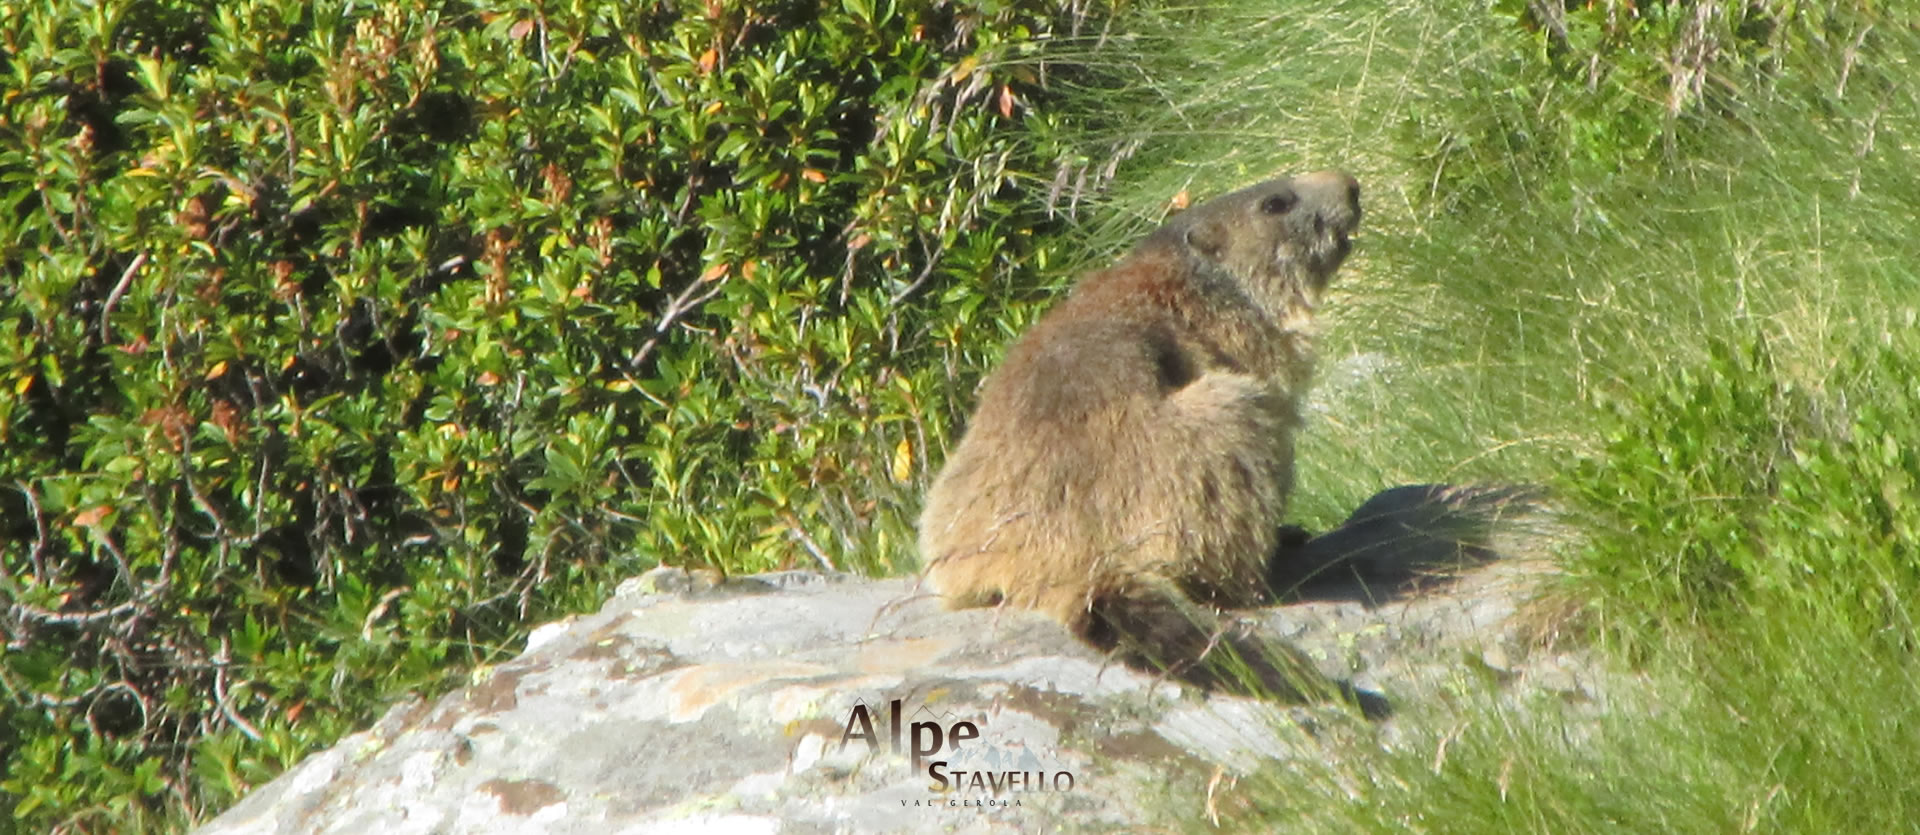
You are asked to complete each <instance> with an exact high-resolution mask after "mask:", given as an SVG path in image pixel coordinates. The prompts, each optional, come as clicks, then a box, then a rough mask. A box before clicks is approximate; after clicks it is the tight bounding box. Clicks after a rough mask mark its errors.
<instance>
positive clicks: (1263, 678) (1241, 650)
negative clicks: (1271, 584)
mask: <svg viewBox="0 0 1920 835" xmlns="http://www.w3.org/2000/svg"><path fill="white" fill-rule="evenodd" d="M1083 633H1084V634H1083V635H1082V636H1081V637H1083V638H1084V639H1085V640H1086V641H1087V642H1088V643H1090V644H1093V645H1094V646H1095V647H1097V648H1099V649H1100V650H1102V651H1106V652H1115V653H1116V654H1118V656H1119V657H1120V659H1121V660H1122V661H1123V662H1125V663H1126V664H1127V665H1128V666H1130V667H1133V668H1135V669H1139V670H1146V671H1151V672H1160V673H1165V674H1166V675H1168V676H1170V677H1172V678H1174V679H1177V680H1179V681H1182V682H1185V683H1187V684H1190V685H1193V686H1195V687H1199V688H1202V689H1205V690H1220V691H1223V692H1228V693H1233V694H1236V695H1242V696H1252V697H1256V698H1272V699H1277V700H1279V701H1283V702H1294V703H1305V702H1321V701H1335V700H1337V701H1342V702H1346V703H1347V704H1350V705H1353V706H1355V707H1357V708H1359V709H1360V711H1361V713H1362V714H1364V715H1365V716H1367V718H1369V719H1380V718H1384V717H1386V716H1387V715H1389V714H1390V713H1391V712H1392V709H1391V707H1390V706H1389V705H1388V704H1387V700H1386V698H1385V697H1384V696H1381V695H1380V694H1378V693H1372V692H1368V691H1364V690H1360V689H1358V688H1355V687H1354V686H1353V685H1352V684H1351V683H1349V682H1345V681H1337V680H1334V679H1329V678H1327V677H1326V676H1323V675H1321V674H1320V672H1319V671H1318V670H1317V669H1315V668H1314V666H1313V663H1312V662H1311V661H1309V660H1308V659H1307V658H1306V657H1305V656H1304V655H1303V654H1301V652H1300V651H1299V650H1297V649H1294V648H1293V647H1290V646H1287V645H1286V644H1285V643H1283V642H1280V641H1277V640H1272V639H1267V638H1263V637H1261V636H1259V635H1256V634H1254V631H1253V630H1252V629H1251V628H1249V627H1248V626H1247V625H1245V624H1242V623H1240V622H1238V621H1235V620H1232V619H1230V618H1224V617H1222V616H1221V615H1220V614H1219V613H1217V612H1215V611H1214V610H1212V609H1211V608H1209V607H1206V606H1203V605H1200V604H1198V603H1195V602H1194V601H1193V600H1192V599H1191V598H1189V597H1188V596H1187V595H1186V594H1184V593H1182V592H1181V591H1180V590H1179V589H1178V588H1176V587H1174V586H1172V585H1171V584H1170V583H1165V582H1161V583H1153V584H1142V585H1138V586H1136V587H1134V588H1130V589H1125V590H1120V591H1116V592H1113V593H1110V594H1107V595H1104V596H1102V597H1100V598H1098V599H1096V600H1095V601H1094V602H1093V605H1092V607H1091V608H1090V610H1089V612H1088V618H1087V621H1086V625H1085V628H1084V630H1083Z"/></svg>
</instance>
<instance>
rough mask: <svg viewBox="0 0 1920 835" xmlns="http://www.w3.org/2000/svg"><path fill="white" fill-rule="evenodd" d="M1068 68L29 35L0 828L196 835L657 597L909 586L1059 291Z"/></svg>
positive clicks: (264, 16)
mask: <svg viewBox="0 0 1920 835" xmlns="http://www.w3.org/2000/svg"><path fill="white" fill-rule="evenodd" d="M1080 8H1081V10H1082V12H1083V11H1084V7H1080ZM1082 22H1084V21H1082V20H1080V19H1077V18H1074V17H1072V15H1071V14H1070V10H1069V9H1068V7H1067V6H1065V5H1064V4H1059V3H1055V2H1052V0H1015V1H1014V2H986V3H979V4H967V3H948V2H934V1H933V0H844V2H831V3H822V2H804V0H799V1H796V0H772V1H771V2H763V1H762V0H709V1H708V2H704V3H691V2H683V3H674V2H649V3H641V4H625V3H582V2H565V3H559V4H552V3H541V4H536V3H523V2H485V1H483V2H477V3H435V2H398V0H377V2H338V0H334V1H333V2H320V3H314V4H308V3H296V2H289V1H288V0H248V2H242V3H212V2H193V0H98V1H97V2H89V3H79V4H75V3H68V2H57V1H56V0H40V1H39V2H28V3H16V4H11V5H7V6H5V7H4V8H0V46H3V47H4V51H3V52H0V55H4V58H0V74H4V76H5V78H6V81H5V83H4V84H0V91H4V92H0V199H4V204H3V205H4V207H5V210H4V211H0V272H3V273H4V280H3V281H0V323H4V327H0V386H4V387H5V389H4V396H0V530H4V536H0V595H3V596H4V597H5V599H6V600H7V602H8V608H7V610H6V613H5V615H4V623H5V628H6V633H7V638H8V651H7V653H6V655H5V658H4V660H3V661H0V685H3V686H4V690H5V694H6V701H5V705H6V707H5V715H4V717H0V727H4V728H5V730H4V731H0V734H4V737H0V739H4V741H5V745H6V748H5V756H6V758H7V767H6V771H7V776H6V779H5V780H4V782H0V791H4V792H5V794H6V795H7V796H8V797H10V798H11V800H12V803H11V804H10V805H11V812H12V815H13V817H14V820H15V821H16V824H17V825H18V826H20V827H22V828H24V829H27V830H34V831H44V830H48V829H51V830H55V831H97V832H107V831H140V830H145V829H149V828H159V827H164V826H173V825H178V824H179V823H181V822H182V821H183V820H190V819H194V818H198V817H202V816H205V815H206V814H208V813H209V812H211V811H215V810H217V809H218V808H219V807H221V806H222V805H224V804H225V803H227V802H230V801H231V800H232V799H233V798H234V797H235V796H237V795H238V794H239V793H240V792H243V791H245V790H246V789H247V788H248V787H249V786H252V785H256V784H258V783H260V782H261V781H263V780H265V779H267V778H269V777H271V776H273V775H274V774H275V773H277V772H278V771H280V770H282V769H283V768H285V767H286V766H288V765H289V764H290V763H292V762H294V761H296V760H297V759H298V758H299V757H301V756H303V755H304V754H306V753H307V752H309V751H312V750H314V749H315V748H316V747H317V746H319V745H322V744H324V743H326V742H328V741H330V740H332V739H333V738H335V737H336V736H338V735H339V734H340V733H341V732H343V731H344V730H346V729H347V728H350V727H352V726H353V725H355V724H357V723H359V722H361V721H363V720H364V719H365V718H366V717H367V716H368V715H369V714H370V712H371V711H373V710H374V709H376V708H377V707H378V705H379V704H380V701H381V699H383V698H385V697H387V696H388V695H390V694H393V693H395V692H397V691H400V690H403V689H407V688H426V689H432V688H434V687H438V686H442V685H444V684H445V683H447V682H448V681H449V680H452V679H456V678H458V677H459V676H461V675H462V674H463V673H462V671H463V670H466V669H468V668H470V667H472V666H473V665H477V664H484V663H487V662H489V661H492V660H496V659H499V658H501V657H502V656H503V654H504V653H507V652H509V651H510V650H511V648H512V646H513V644H514V643H515V642H516V641H517V640H518V639H519V637H520V636H521V635H522V634H523V631H524V628H525V627H524V626H523V624H524V623H526V622H527V621H528V620H530V619H538V618H543V617H550V616H551V615H553V614H554V613H557V612H561V611H566V610H580V609H586V608H589V607H592V606H594V605H596V604H597V602H598V601H599V600H600V599H602V598H604V596H605V594H606V589H607V582H608V580H610V579H611V578H614V577H617V576H622V575H625V574H629V573H632V572H634V571H637V570H639V569H642V568H645V567H648V566H650V565H652V564H654V563H656V562H666V563H673V564H695V565H699V564H709V565H712V566H714V567H717V568H720V569H723V570H727V571H754V570H763V569H770V568H779V567H786V566H832V567H838V568H843V569H852V570H859V571H869V572H888V571H897V570H900V569H902V568H903V567H905V566H907V565H910V563H911V548H910V541H911V536H910V534H911V527H912V525H911V522H912V518H911V515H912V512H913V507H914V504H915V502H914V501H913V499H912V497H913V495H914V494H915V492H916V485H917V484H918V483H920V481H921V480H922V479H923V477H924V475H925V473H926V471H927V469H928V467H929V466H930V465H931V464H932V462H933V461H936V460H937V457H938V450H940V449H942V448H943V446H944V444H945V443H946V442H947V440H948V438H949V434H948V433H949V431H950V427H953V426H954V425H956V424H957V422H958V421H957V418H958V417H959V415H960V414H961V410H962V409H963V408H964V404H965V401H966V399H967V398H966V395H967V393H968V392H969V391H970V389H971V385H972V383H973V382H974V381H975V380H976V379H977V376H978V373H979V369H980V367H981V366H983V365H984V364H986V361H987V358H988V357H989V356H990V355H991V354H992V353H993V352H995V351H996V350H997V349H998V347H999V345H1000V344H1001V343H1002V342H1003V341H1004V337H1005V335H1006V334H1007V333H1009V332H1011V331H1013V330H1015V329H1017V328H1018V327H1019V326H1020V325H1021V324H1022V323H1023V322H1024V321H1025V319H1026V318H1027V317H1028V315H1029V314H1028V312H1027V311H1028V306H1029V304H1030V303H1031V302H1032V301H1034V300H1035V299H1036V298H1037V297H1039V294H1038V293H1037V292H1036V290H1037V289H1038V288H1039V287H1041V286H1043V283H1044V282H1045V281H1048V280H1050V279H1051V278H1052V275H1053V270H1054V269H1055V267H1054V262H1055V261H1056V260H1058V257H1057V256H1056V255H1054V254H1053V253H1052V251H1051V250H1050V249H1049V246H1050V244H1049V243H1048V238H1047V233H1048V231H1049V230H1050V229H1053V228H1057V227H1058V224H1059V221H1058V220H1057V219H1053V216H1052V215H1051V214H1050V213H1049V212H1048V211H1047V210H1046V209H1047V207H1046V205H1045V203H1046V200H1045V199H1044V198H1045V194H1046V188H1045V187H1046V186H1047V184H1049V183H1051V182H1053V181H1054V180H1055V178H1056V174H1057V173H1059V172H1060V171H1061V170H1062V169H1060V168H1059V163H1058V160H1062V159H1066V160H1071V159H1072V156H1073V155H1071V154H1067V153H1065V152H1063V151H1062V150H1061V149H1060V148H1058V147H1056V146H1055V145H1053V144H1052V143H1050V142H1049V141H1047V140H1045V139H1044V137H1046V136H1049V135H1051V131H1052V128H1051V127H1050V124H1051V120H1054V119H1055V118H1056V117H1054V116H1052V115H1049V114H1048V112H1047V111H1046V105H1047V103H1048V102H1049V100H1050V99H1049V93H1048V91H1047V90H1046V89H1045V87H1044V86H1043V85H1042V83H1041V81H1042V78H1043V77H1044V76H1045V75H1046V74H1047V73H1048V72H1050V71H1057V70H1059V69H1060V68H1058V67H1056V66H1055V65H1054V62H1052V60H1051V59H1050V57H1049V56H1050V53H1048V52H1046V51H1045V50H1043V49H1042V48H1041V47H1042V45H1043V44H1045V43H1047V42H1048V40H1049V38H1051V37H1052V36H1055V35H1059V36H1062V37H1060V38H1059V40H1061V41H1062V42H1064V41H1066V40H1069V39H1068V38H1066V37H1064V36H1065V35H1066V33H1067V30H1068V29H1069V28H1071V27H1072V26H1075V25H1079V24H1080V23H1082Z"/></svg>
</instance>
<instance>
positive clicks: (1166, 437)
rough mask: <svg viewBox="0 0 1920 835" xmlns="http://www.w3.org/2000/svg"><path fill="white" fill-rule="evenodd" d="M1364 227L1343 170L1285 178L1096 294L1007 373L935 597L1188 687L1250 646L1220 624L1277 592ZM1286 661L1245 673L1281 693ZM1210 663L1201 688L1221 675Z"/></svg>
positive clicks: (1057, 311) (947, 507)
mask: <svg viewBox="0 0 1920 835" xmlns="http://www.w3.org/2000/svg"><path fill="white" fill-rule="evenodd" d="M1359 215H1360V207H1359V186H1358V184H1356V183H1355V182H1354V181H1353V179H1352V178H1351V177H1349V176H1347V175H1345V174H1342V173H1338V172H1320V173H1316V174H1308V175H1303V176H1300V177H1296V178H1292V179H1281V180H1274V181H1271V182H1266V183H1262V184H1260V185H1256V186H1253V187H1251V188H1247V189H1243V190H1241V191H1237V192H1234V193H1232V194H1228V195H1225V196H1223V197H1219V198H1216V199H1214V200H1212V201H1209V202H1207V203H1204V204H1202V205H1200V206H1197V207H1195V208H1193V209H1190V210H1188V211H1187V212H1185V213H1183V214H1181V215H1179V216H1177V217H1175V218H1173V219H1172V220H1171V221H1169V222H1168V223H1167V224H1165V225H1164V226H1162V227H1161V228H1160V229H1159V230H1157V231H1155V232H1154V233H1153V234H1152V235H1150V236H1149V237H1147V238H1146V240H1144V241H1143V242H1142V243H1141V244H1140V245H1139V246H1138V247H1136V248H1135V249H1134V250H1133V252H1132V253H1130V254H1129V255H1127V257H1125V258H1124V259H1122V260H1121V261H1120V262H1119V263H1118V264H1116V265H1114V266H1113V267H1111V268H1109V269H1107V270H1104V271H1101V272H1097V273H1094V274H1092V275H1090V276H1087V277H1086V278H1084V279H1083V280H1082V281H1081V282H1080V283H1079V285H1078V286H1076V287H1075V288H1074V290H1073V292H1072V293H1071V294H1069V295H1068V297H1067V298H1066V299H1065V300H1063V301H1062V302H1060V304H1059V305H1058V306H1057V307H1055V308H1054V309H1053V310H1052V311H1050V312H1049V313H1048V314H1047V315H1046V316H1044V317H1043V318H1042V319H1041V320H1040V321H1039V322H1038V323H1036V324H1035V325H1034V326H1033V328H1032V329H1030V330H1029V331H1028V332H1027V333H1026V334H1025V335H1023V336H1022V337H1021V338H1020V339H1019V340H1018V341H1017V342H1016V343H1015V344H1014V346H1013V347H1012V348H1011V349H1010V350H1009V351H1008V353H1007V357H1006V361H1005V362H1004V363H1003V364H1002V365H1001V366H1000V368H999V369H998V370H996V371H995V372H994V373H993V374H992V375H990V376H989V377H988V378H987V380H986V382H985V384H984V386H983V388H982V390H981V393H980V403H979V407H978V409H977V411H975V413H974V416H973V419H972V421H971V423H970V425H969V427H968V429H967V432H966V435H965V437H964V438H963V439H962V440H961V442H960V444H959V445H958V446H957V447H956V448H955V449H954V450H953V452H952V454H951V455H950V456H949V458H948V460H947V464H946V468H945V469H944V470H943V471H942V472H941V473H940V476H939V477H938V478H937V479H936V480H935V482H934V484H933V487H932V489H931V490H930V491H929V492H928V495H927V502H926V508H925V511H924V512H923V514H922V516H921V518H920V550H921V554H922V557H923V559H924V560H925V561H926V579H927V582H928V584H929V585H930V586H931V587H932V588H933V589H934V590H935V591H936V592H938V593H939V594H940V595H942V596H943V597H944V598H945V599H946V601H947V602H948V604H949V605H952V606H956V607H959V606H976V605H988V604H992V603H995V602H1005V603H1009V604H1012V605H1015V606H1021V607H1026V608H1032V609H1037V610H1039V611H1042V612H1045V613H1046V614H1048V615H1050V616H1052V617H1054V618H1055V619H1057V620H1059V621H1060V622H1061V623H1063V624H1065V625H1066V626H1067V627H1068V628H1069V629H1071V630H1073V631H1074V632H1075V634H1077V635H1080V636H1081V637H1083V638H1086V639H1088V640H1089V641H1091V642H1093V643H1095V644H1096V645H1098V646H1102V647H1105V648H1111V647H1114V646H1122V647H1125V648H1126V649H1127V650H1128V657H1129V659H1130V660H1136V661H1150V662H1154V663H1158V664H1160V665H1161V666H1164V667H1168V668H1169V669H1173V670H1174V671H1176V672H1179V671H1181V670H1182V669H1187V668H1188V666H1189V665H1190V662H1191V661H1194V660H1198V659H1199V658H1201V657H1202V656H1205V655H1207V654H1208V653H1209V652H1210V651H1211V650H1212V649H1213V648H1214V647H1216V646H1218V645H1220V642H1221V640H1222V638H1223V636H1224V637H1226V638H1227V643H1228V644H1229V645H1233V646H1235V649H1236V650H1243V649H1245V647H1244V646H1242V645H1243V644H1245V641H1244V640H1240V641H1236V639H1234V638H1233V637H1232V636H1229V635H1226V634H1225V633H1226V631H1227V630H1225V629H1224V628H1223V627H1222V626H1221V625H1220V622H1219V620H1218V618H1217V616H1216V615H1214V609H1215V607H1238V606H1250V605H1255V604H1258V603H1260V602H1262V601H1263V600H1265V599H1266V598H1267V596H1268V591H1267V588H1266V582H1265V579H1264V578H1265V573H1266V568H1267V561H1268V560H1269V559H1270V558H1271V557H1272V555H1273V554H1274V553H1275V550H1276V547H1277V546H1278V545H1279V544H1280V543H1279V538H1280V536H1281V532H1280V520H1281V518H1282V516H1283V515H1284V513H1285V511H1286V506H1287V497H1288V494H1289V493H1290V492H1291V490H1292V487H1293V433H1294V431H1295V429H1296V428H1297V427H1298V426H1299V423H1300V414H1299V408H1300V402H1301V398H1302V396H1303V394H1304V392H1305V388H1306V385H1307V382H1308V378H1309V377H1310V375H1311V373H1312V369H1313V351H1312V345H1311V344H1310V338H1309V336H1310V335H1309V333H1308V332H1307V331H1308V327H1309V325H1310V322H1311V319H1312V316H1313V312H1314V307H1315V306H1316V304H1317V303H1318V301H1319V298H1320V293H1321V290H1322V289H1324V288H1325V286H1326V283H1327V280H1328V279H1329V278H1330V277H1331V276H1332V274H1333V272H1334V270H1335V269H1336V268H1338V267H1339V265H1340V262H1341V261H1342V260H1343V259H1344V258H1345V256H1346V253H1347V249H1348V243H1347V241H1348V235H1349V234H1351V232H1352V231H1353V229H1354V228H1355V226H1356V225H1357V224H1358V222H1359ZM1239 654H1240V655H1242V656H1245V655H1247V654H1248V653H1247V652H1244V651H1242V652H1239ZM1268 656H1269V657H1268V658H1267V659H1266V660H1260V659H1258V658H1255V659H1251V660H1248V659H1243V660H1245V661H1246V663H1249V664H1250V665H1251V666H1252V667H1253V670H1254V672H1255V674H1256V675H1259V676H1260V677H1261V678H1272V677H1273V676H1274V675H1275V674H1277V673H1276V670H1277V669H1280V668H1289V669H1292V668H1297V667H1299V666H1301V665H1303V664H1304V662H1300V661H1299V659H1298V658H1297V656H1296V655H1294V654H1293V653H1291V652H1290V651H1281V652H1279V653H1278V654H1277V655H1275V654H1273V653H1271V652H1269V653H1268ZM1197 669H1198V668H1194V669H1190V670H1188V672H1187V677H1188V678H1190V679H1196V680H1202V681H1203V683H1211V682H1212V681H1213V680H1215V679H1217V678H1218V675H1219V671H1217V670H1216V671H1214V672H1212V673H1207V674H1200V673H1198V672H1197ZM1286 677H1287V678H1288V679H1290V680H1294V679H1297V678H1298V670H1297V669H1292V672H1289V673H1287V675H1286ZM1268 683H1269V685H1272V684H1273V682H1268ZM1290 689H1291V688H1290Z"/></svg>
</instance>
